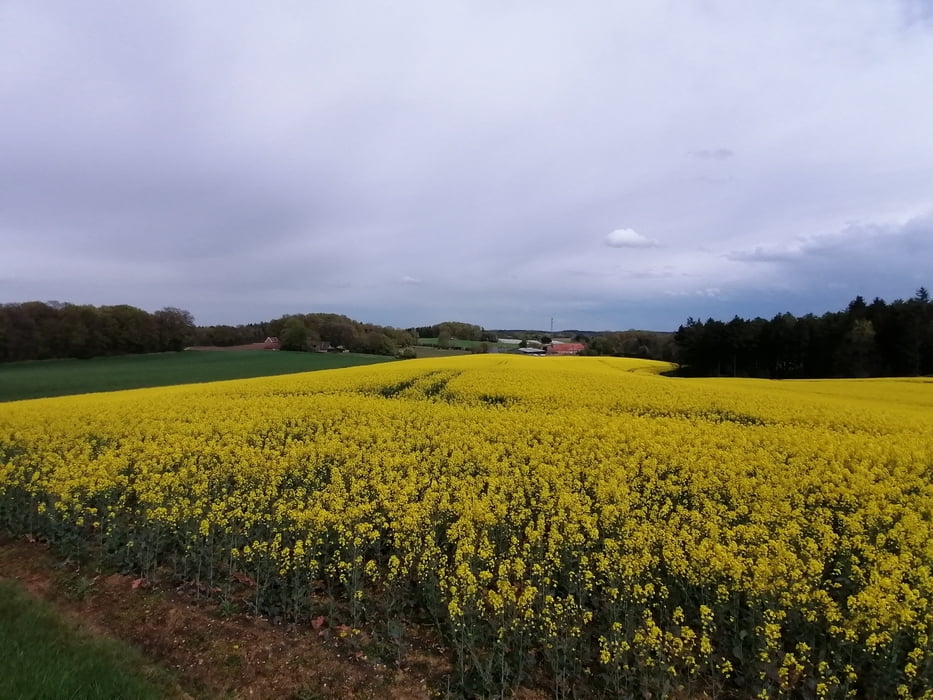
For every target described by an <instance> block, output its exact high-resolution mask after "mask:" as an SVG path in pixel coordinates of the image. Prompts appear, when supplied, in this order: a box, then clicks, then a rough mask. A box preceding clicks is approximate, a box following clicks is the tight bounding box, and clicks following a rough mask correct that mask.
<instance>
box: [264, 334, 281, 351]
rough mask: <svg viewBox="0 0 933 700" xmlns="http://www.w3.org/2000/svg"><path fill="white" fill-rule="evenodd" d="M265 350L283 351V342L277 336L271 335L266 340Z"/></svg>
mask: <svg viewBox="0 0 933 700" xmlns="http://www.w3.org/2000/svg"><path fill="white" fill-rule="evenodd" d="M262 347H263V349H265V350H281V349H282V341H280V340H279V339H278V338H276V337H275V336H272V335H270V336H269V337H268V338H266V342H265V343H263V344H262Z"/></svg>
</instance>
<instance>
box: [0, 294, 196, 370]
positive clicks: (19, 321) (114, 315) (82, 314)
mask: <svg viewBox="0 0 933 700" xmlns="http://www.w3.org/2000/svg"><path fill="white" fill-rule="evenodd" d="M193 331H194V320H193V318H192V316H191V314H190V313H188V312H187V311H185V310H183V309H176V308H173V307H167V308H164V309H161V310H159V311H156V312H154V313H149V312H148V311H143V310H142V309H138V308H136V307H134V306H129V305H126V304H119V305H116V306H88V305H76V304H62V303H59V302H48V303H45V302H41V301H29V302H25V303H22V304H0V362H20V361H24V360H49V359H54V358H66V357H75V358H90V357H99V356H106V355H132V354H137V353H149V352H167V351H175V350H182V349H183V348H184V347H185V346H186V345H188V344H189V343H190V340H191V337H192V334H193Z"/></svg>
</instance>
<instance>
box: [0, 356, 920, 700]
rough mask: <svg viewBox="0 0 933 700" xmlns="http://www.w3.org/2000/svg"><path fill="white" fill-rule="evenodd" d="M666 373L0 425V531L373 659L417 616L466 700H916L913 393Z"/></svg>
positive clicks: (12, 418)
mask: <svg viewBox="0 0 933 700" xmlns="http://www.w3.org/2000/svg"><path fill="white" fill-rule="evenodd" d="M664 368H665V367H664V366H662V365H660V364H659V363H650V362H645V361H636V360H626V359H614V358H613V359H610V358H576V357H571V358H527V357H516V356H504V355H485V356H466V357H456V358H446V359H437V360H417V361H411V362H404V363H402V362H399V363H391V364H387V365H378V366H369V367H360V368H353V369H342V370H336V371H329V372H316V373H311V374H303V375H291V376H282V377H274V378H263V379H251V380H241V381H233V382H222V383H214V384H203V385H188V386H179V387H170V388H160V389H148V390H138V391H125V392H119V393H112V394H97V395H88V396H77V397H67V398H57V399H43V400H35V401H21V402H15V403H9V404H3V405H0V527H5V528H6V529H8V530H12V531H14V532H17V533H33V534H35V535H38V536H43V537H47V538H49V539H50V540H53V541H54V542H56V543H58V544H59V545H60V546H62V547H65V548H68V549H70V550H74V551H80V552H82V553H83V554H85V555H88V554H90V555H93V556H96V557H100V558H101V559H103V560H105V561H106V562H109V564H110V565H116V566H121V567H124V568H125V569H127V570H135V571H137V572H139V573H140V574H141V575H153V574H154V573H156V572H162V574H163V575H164V573H165V572H166V571H168V572H170V573H171V574H173V575H174V576H177V577H178V578H179V579H182V580H188V581H193V582H196V583H198V584H201V585H203V586H204V587H205V588H206V590H212V591H215V592H216V594H217V595H220V596H229V595H232V594H233V593H234V592H237V591H239V590H240V589H242V588H243V586H244V585H248V586H249V593H250V601H251V604H252V605H253V606H254V609H255V610H256V611H257V612H259V613H261V614H267V615H271V616H274V617H279V618H283V619H294V620H308V619H310V618H311V617H313V616H316V615H320V614H324V613H325V612H326V614H327V615H328V619H336V618H340V617H341V616H342V621H343V622H345V623H346V624H348V625H349V626H357V625H359V626H368V627H369V628H371V629H374V630H385V635H386V638H387V639H392V640H394V641H395V642H397V643H399V644H402V638H403V636H404V629H405V622H406V621H410V620H421V621H427V620H430V621H432V622H433V623H434V624H436V625H437V628H438V629H439V630H440V631H441V633H442V634H443V635H444V637H445V639H446V640H447V642H446V643H447V644H448V645H449V648H450V650H451V655H452V658H453V659H454V666H455V674H456V676H455V678H453V679H452V682H453V683H454V684H455V685H457V686H458V687H459V688H460V689H461V691H462V692H463V693H464V694H472V695H496V694H500V693H507V692H508V691H509V690H510V689H511V688H514V687H515V686H516V685H517V684H519V683H522V682H530V683H548V684H551V686H552V688H553V690H554V693H555V695H558V696H560V695H570V694H573V693H576V694H578V695H585V694H588V693H593V694H596V693H602V694H605V695H608V696H621V697H626V696H633V695H637V696H642V694H644V693H651V697H665V696H675V697H689V696H700V695H703V694H706V695H708V696H717V695H720V694H723V695H729V696H731V697H735V696H739V697H762V698H765V697H819V698H823V697H825V698H842V697H877V698H887V697H927V698H931V697H933V648H931V639H933V607H931V605H933V603H931V601H933V570H931V565H933V380H930V379H915V380H906V379H904V380H831V381H829V380H822V381H795V382H789V381H788V382H769V381H762V380H738V379H735V380H733V379H690V380H687V379H672V378H668V377H662V376H659V375H658V374H657V373H658V372H659V371H661V370H663V369H664ZM237 582H239V583H237ZM243 582H246V584H244V583H243ZM238 587H239V588H238ZM324 606H326V610H325V608H324Z"/></svg>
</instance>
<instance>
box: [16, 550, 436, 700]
mask: <svg viewBox="0 0 933 700" xmlns="http://www.w3.org/2000/svg"><path fill="white" fill-rule="evenodd" d="M0 578H5V579H11V580H15V581H18V582H19V583H20V584H21V585H22V586H23V587H24V588H26V590H28V591H29V592H30V593H31V594H32V595H34V596H36V597H38V598H42V599H44V600H47V601H49V602H50V603H51V604H52V605H53V606H54V607H55V608H56V609H57V610H59V611H60V612H61V614H63V615H65V616H67V617H69V618H71V619H74V620H77V621H78V622H80V623H81V625H82V626H84V627H86V628H88V629H89V630H91V631H92V632H94V633H96V634H99V635H102V636H108V637H114V638H117V639H119V640H122V641H124V642H128V643H130V644H132V645H134V646H136V647H137V648H139V649H140V650H141V651H142V652H143V653H144V654H145V655H146V656H147V657H148V658H150V659H152V660H153V661H154V662H155V663H157V664H159V665H160V666H162V667H163V668H167V669H170V670H172V671H173V672H175V673H176V674H177V675H178V678H179V686H180V688H181V689H182V691H181V692H182V693H183V694H187V696H188V697H193V698H221V697H223V698H230V697H233V698H295V699H298V700H301V699H309V700H310V699H311V698H315V699H317V698H320V699H323V698H380V699H382V700H393V699H395V698H398V699H399V700H401V699H402V698H404V699H406V700H408V699H413V700H417V699H418V698H430V697H432V696H436V695H437V694H438V693H439V692H442V689H443V688H444V687H445V685H446V678H447V676H448V674H449V672H450V667H449V661H448V659H447V657H446V655H445V654H444V653H443V652H444V650H443V649H440V648H438V649H430V648H428V649H424V650H417V649H412V650H411V652H410V653H406V654H405V658H403V660H402V661H401V662H400V663H399V662H376V661H374V660H371V659H369V658H368V656H367V654H366V653H365V652H364V651H361V650H360V648H359V646H358V645H357V646H356V647H355V648H354V647H351V646H349V645H348V644H347V643H346V642H344V641H342V640H341V639H340V638H339V635H338V634H335V633H333V632H334V631H332V630H328V629H327V627H326V624H324V625H322V623H321V622H320V621H316V624H315V625H285V624H272V623H271V622H269V621H268V620H265V619H262V618H257V617H253V616H248V615H241V614H234V615H230V616H223V615H222V614H221V611H220V608H219V606H218V605H217V604H216V603H212V602H206V601H204V600H203V599H202V600H200V601H199V600H196V599H195V597H194V595H193V594H192V593H191V592H190V591H186V590H185V589H183V588H172V587H167V588H166V587H159V586H157V585H152V584H150V583H149V582H147V581H143V580H142V579H133V578H132V577H129V576H122V575H119V574H110V575H107V574H100V573H99V572H96V571H93V570H88V569H81V568H80V567H79V566H78V565H76V564H74V563H68V562H65V563H62V562H61V561H60V560H59V559H57V558H56V557H54V556H53V555H52V554H51V553H50V552H49V550H48V548H47V547H46V546H45V545H43V544H41V543H37V542H29V541H23V540H15V541H14V540H9V539H5V540H4V539H2V538H0Z"/></svg>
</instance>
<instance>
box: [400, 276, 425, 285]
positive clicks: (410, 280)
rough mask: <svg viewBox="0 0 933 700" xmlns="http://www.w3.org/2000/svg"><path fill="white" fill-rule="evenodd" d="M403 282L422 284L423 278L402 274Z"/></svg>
mask: <svg viewBox="0 0 933 700" xmlns="http://www.w3.org/2000/svg"><path fill="white" fill-rule="evenodd" d="M401 282H402V284H421V280H420V279H418V278H417V277H412V276H411V275H402V279H401Z"/></svg>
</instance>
